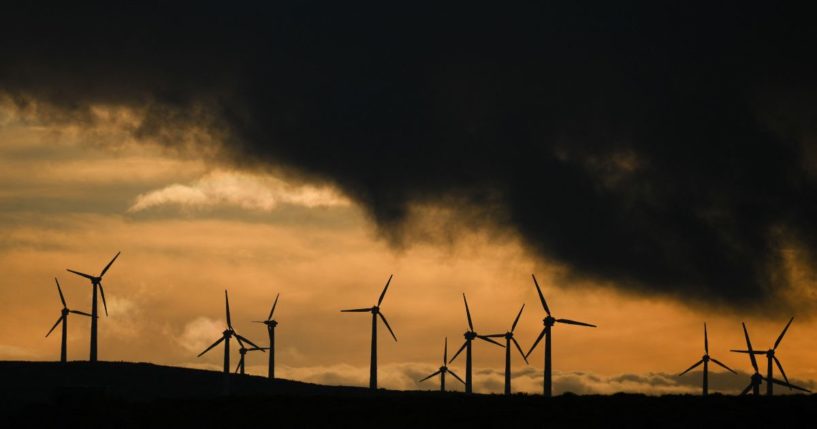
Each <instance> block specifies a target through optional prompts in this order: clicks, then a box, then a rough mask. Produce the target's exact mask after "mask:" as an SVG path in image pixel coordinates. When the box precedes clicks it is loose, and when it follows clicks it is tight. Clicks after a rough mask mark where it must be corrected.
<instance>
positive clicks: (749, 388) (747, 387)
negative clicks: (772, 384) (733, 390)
mask: <svg viewBox="0 0 817 429" xmlns="http://www.w3.org/2000/svg"><path fill="white" fill-rule="evenodd" d="M751 389H752V383H749V385H748V386H746V388H745V389H743V392H740V396H743V395H746V394H747V393H749V390H751Z"/></svg>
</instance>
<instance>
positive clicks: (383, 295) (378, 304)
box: [377, 274, 394, 307]
mask: <svg viewBox="0 0 817 429" xmlns="http://www.w3.org/2000/svg"><path fill="white" fill-rule="evenodd" d="M392 277H394V274H391V275H389V280H388V281H386V286H385V287H384V288H383V292H380V298H378V300H377V306H378V307H380V304H382V303H383V298H385V297H386V291H387V290H389V283H391V278H392Z"/></svg>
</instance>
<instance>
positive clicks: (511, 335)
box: [505, 332, 513, 340]
mask: <svg viewBox="0 0 817 429" xmlns="http://www.w3.org/2000/svg"><path fill="white" fill-rule="evenodd" d="M511 338H513V332H506V333H505V339H506V340H510V339H511Z"/></svg>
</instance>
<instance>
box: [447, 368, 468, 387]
mask: <svg viewBox="0 0 817 429" xmlns="http://www.w3.org/2000/svg"><path fill="white" fill-rule="evenodd" d="M447 371H448V373H449V374H451V375H453V376H454V378H456V379H457V380H459V382H460V383H462V384H465V382H464V381H462V379H461V378H460V376H459V375H457V373H455V372H454V371H451V370H450V369H449V370H447Z"/></svg>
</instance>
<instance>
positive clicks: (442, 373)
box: [420, 337, 465, 392]
mask: <svg viewBox="0 0 817 429" xmlns="http://www.w3.org/2000/svg"><path fill="white" fill-rule="evenodd" d="M446 363H448V337H445V348H444V349H443V366H441V367H440V369H438V370H437V371H436V372H434V373H433V374H431V375H429V376H428V377H426V378H424V379H422V380H420V383H422V382H424V381H426V380H428V379H429V378H431V377H434V376H435V375H437V374H440V392H445V374H446V373H451V375H453V376H454V378H456V379H457V380H459V381H460V383H462V384H465V382H464V381H462V379H461V378H460V376H459V375H457V374H455V373H454V371H451V370H450V369H448V366H446Z"/></svg>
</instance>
